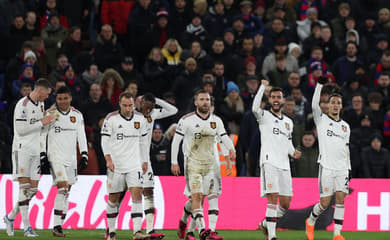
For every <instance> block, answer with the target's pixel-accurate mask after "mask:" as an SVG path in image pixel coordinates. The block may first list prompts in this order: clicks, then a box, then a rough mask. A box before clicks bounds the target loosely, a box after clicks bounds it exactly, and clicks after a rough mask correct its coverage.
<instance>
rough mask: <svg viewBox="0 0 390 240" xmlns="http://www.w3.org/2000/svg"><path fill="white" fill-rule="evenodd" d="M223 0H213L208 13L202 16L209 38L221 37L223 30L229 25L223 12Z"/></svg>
mask: <svg viewBox="0 0 390 240" xmlns="http://www.w3.org/2000/svg"><path fill="white" fill-rule="evenodd" d="M224 7H225V6H224V5H223V0H216V1H214V5H213V6H212V7H210V8H209V12H208V14H207V15H206V16H205V17H204V27H205V29H206V30H207V32H208V33H209V34H210V38H212V39H215V38H222V37H223V34H224V31H225V29H226V28H228V27H229V26H230V25H231V22H230V21H229V19H228V17H227V16H226V14H225V12H224Z"/></svg>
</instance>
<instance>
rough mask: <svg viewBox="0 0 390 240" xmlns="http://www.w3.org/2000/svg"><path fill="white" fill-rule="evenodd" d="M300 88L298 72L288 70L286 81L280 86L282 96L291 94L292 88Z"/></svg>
mask: <svg viewBox="0 0 390 240" xmlns="http://www.w3.org/2000/svg"><path fill="white" fill-rule="evenodd" d="M297 87H298V88H301V87H302V86H301V78H300V77H299V73H298V72H290V73H289V74H288V78H287V83H286V84H285V85H284V86H283V87H282V88H283V94H284V96H289V95H291V91H292V89H293V88H297Z"/></svg>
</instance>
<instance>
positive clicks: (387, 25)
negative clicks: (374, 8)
mask: <svg viewBox="0 0 390 240" xmlns="http://www.w3.org/2000/svg"><path fill="white" fill-rule="evenodd" d="M378 27H379V29H380V31H381V32H385V33H388V32H389V30H390V10H389V9H388V8H381V9H380V10H379V11H378Z"/></svg>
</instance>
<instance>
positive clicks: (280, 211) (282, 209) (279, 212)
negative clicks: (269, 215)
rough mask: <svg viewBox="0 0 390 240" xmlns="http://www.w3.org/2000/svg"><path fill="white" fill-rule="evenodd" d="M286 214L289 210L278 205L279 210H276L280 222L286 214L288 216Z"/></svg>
mask: <svg viewBox="0 0 390 240" xmlns="http://www.w3.org/2000/svg"><path fill="white" fill-rule="evenodd" d="M286 212H287V210H286V209H284V208H282V206H280V205H279V204H278V206H277V209H276V217H277V218H278V220H279V218H282V217H283V216H284V214H286Z"/></svg>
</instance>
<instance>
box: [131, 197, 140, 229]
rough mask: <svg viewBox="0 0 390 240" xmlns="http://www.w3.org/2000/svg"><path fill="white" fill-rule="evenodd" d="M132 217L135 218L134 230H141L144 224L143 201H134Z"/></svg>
mask: <svg viewBox="0 0 390 240" xmlns="http://www.w3.org/2000/svg"><path fill="white" fill-rule="evenodd" d="M131 218H132V219H133V232H134V233H136V232H138V231H141V225H142V201H141V200H140V201H134V200H133V206H132V208H131Z"/></svg>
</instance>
